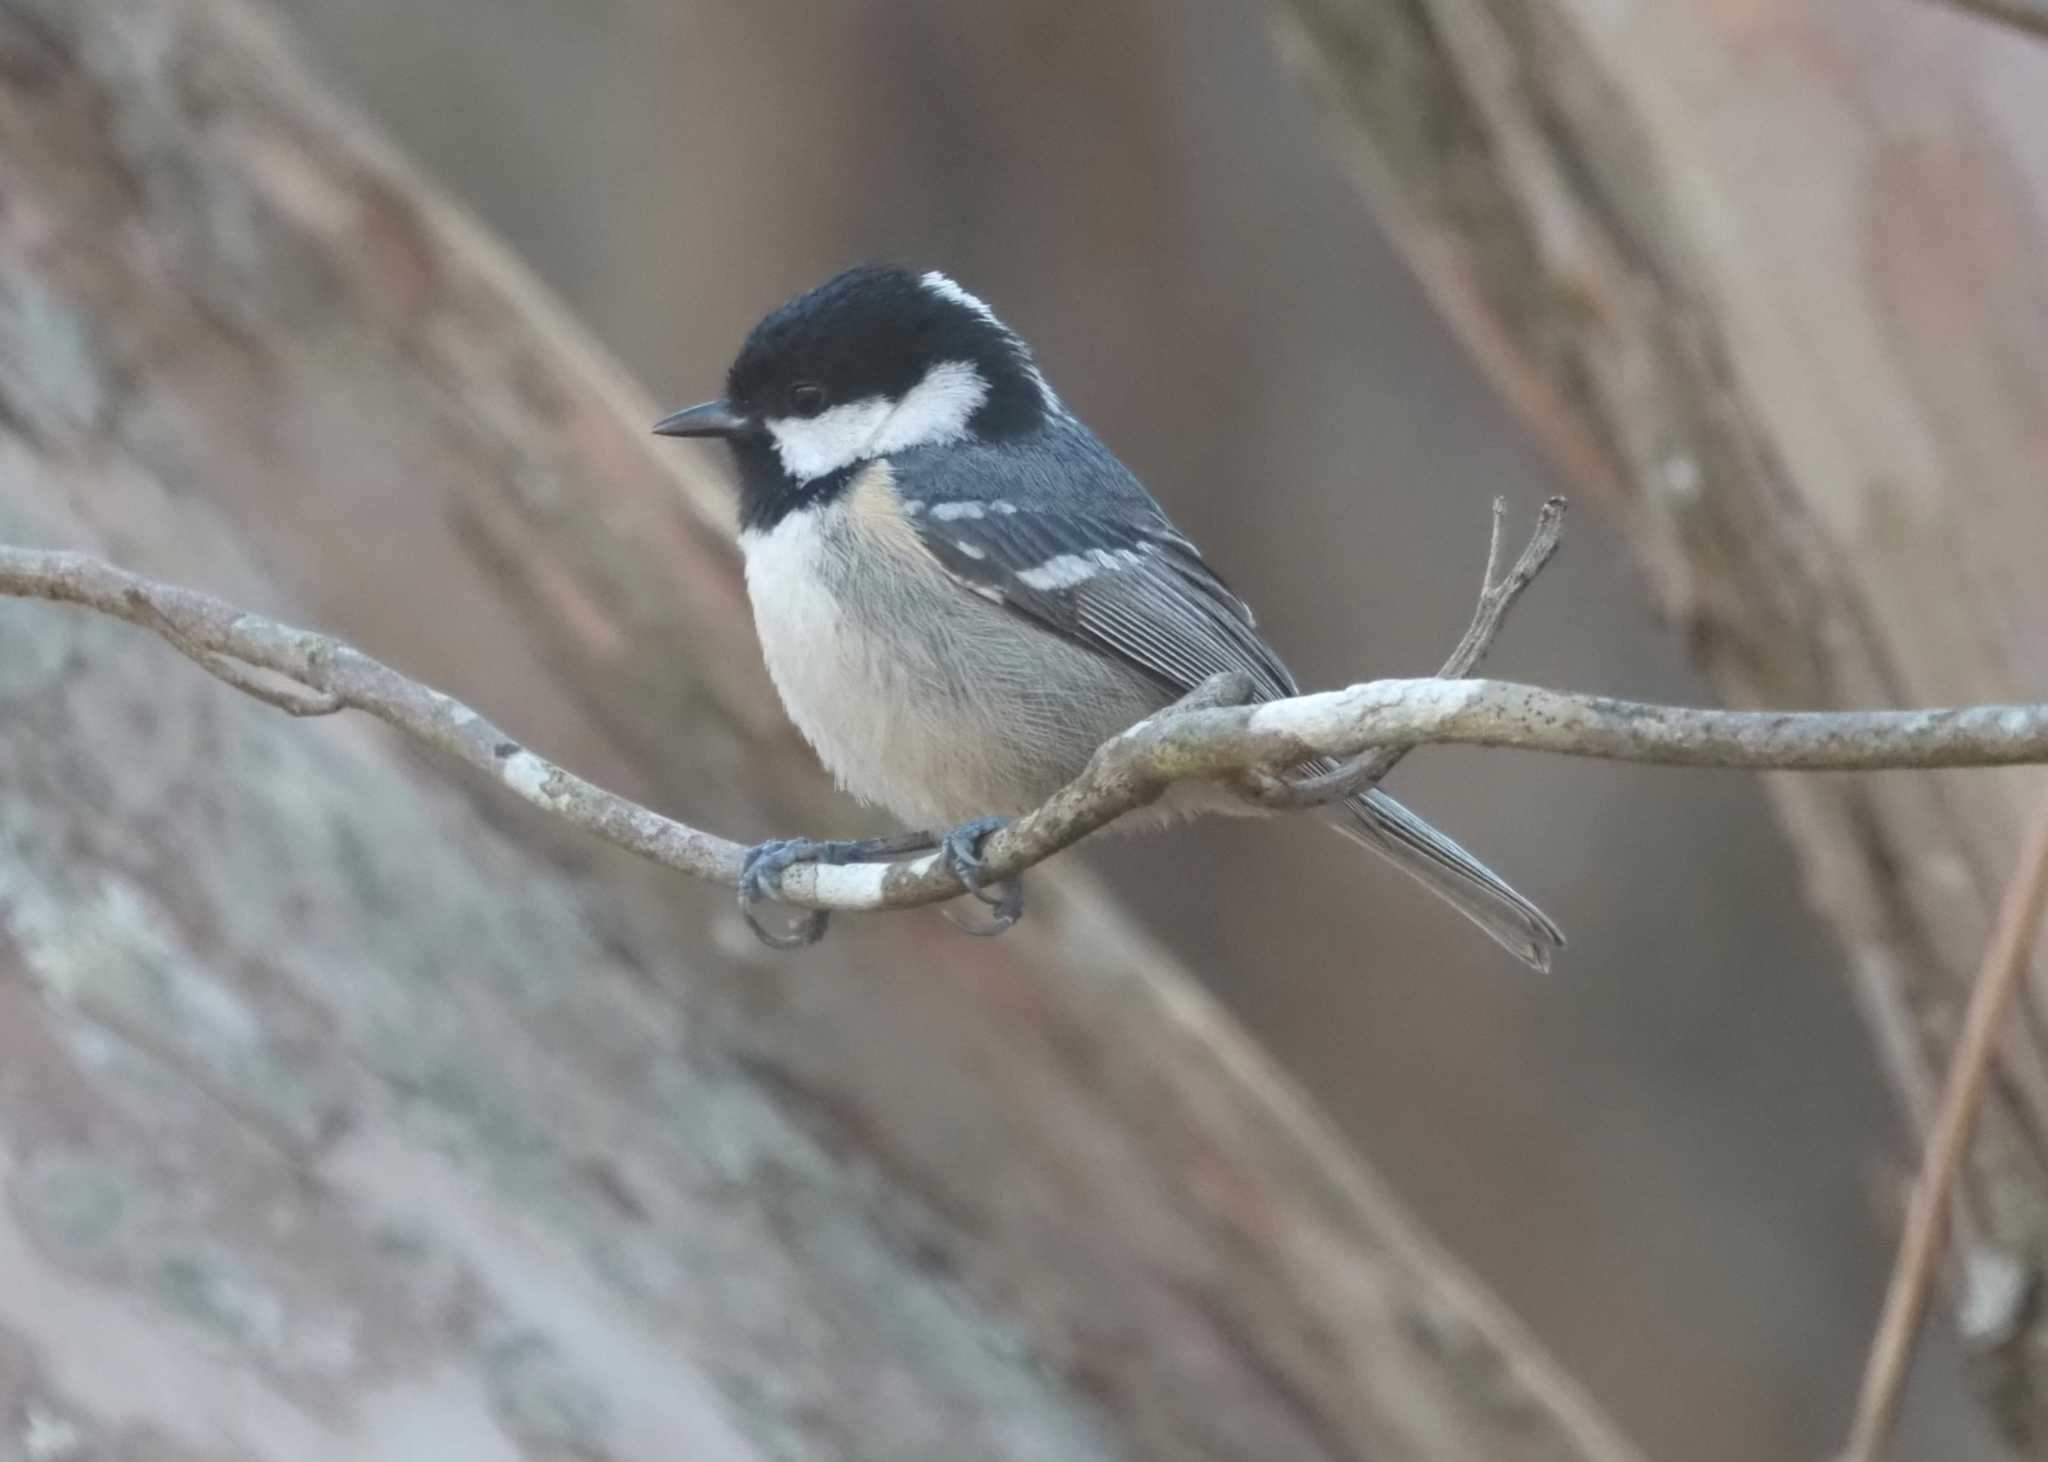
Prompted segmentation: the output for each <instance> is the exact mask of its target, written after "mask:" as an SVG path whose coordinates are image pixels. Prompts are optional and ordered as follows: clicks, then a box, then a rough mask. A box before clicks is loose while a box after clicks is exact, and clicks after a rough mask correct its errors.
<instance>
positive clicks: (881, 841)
mask: <svg viewBox="0 0 2048 1462" xmlns="http://www.w3.org/2000/svg"><path fill="white" fill-rule="evenodd" d="M937 842H938V839H937V838H936V837H934V836H933V835H932V834H931V833H925V832H916V833H892V834H890V835H889V836H887V837H880V838H842V839H834V840H830V841H820V840H818V839H815V838H770V839H769V840H768V841H767V842H765V843H756V844H755V845H754V846H753V847H751V848H749V849H747V860H746V862H745V863H743V864H742V865H741V866H740V886H739V900H740V917H741V918H743V919H745V920H746V921H747V927H748V928H749V929H751V930H753V931H754V937H755V938H756V939H758V940H760V941H761V942H762V943H763V944H765V945H767V946H768V947H769V948H770V949H801V948H803V947H804V946H805V945H806V944H816V943H817V942H818V941H819V940H820V939H822V938H824V937H825V924H826V922H827V920H828V918H829V915H827V914H826V912H825V911H824V910H823V909H806V910H804V917H803V918H802V919H800V920H799V921H798V922H797V923H796V924H794V925H792V926H791V927H790V928H789V929H788V930H787V931H785V932H781V933H778V932H776V931H774V930H771V929H769V928H767V927H766V926H764V925H763V924H762V923H761V921H760V920H759V919H757V918H755V917H754V906H755V905H756V904H760V903H766V902H769V901H771V900H773V899H774V898H775V897H776V896H777V895H778V894H780V893H781V892H782V875H783V874H784V873H786V872H787V871H788V870H789V869H791V868H793V867H794V866H796V865H797V864H798V863H834V864H837V863H865V862H868V861H870V860H872V859H876V858H894V857H898V856H900V855H902V854H904V853H921V852H923V851H924V850H925V849H926V848H929V847H931V846H933V845H934V844H935V843H937Z"/></svg>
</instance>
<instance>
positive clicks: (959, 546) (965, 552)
mask: <svg viewBox="0 0 2048 1462" xmlns="http://www.w3.org/2000/svg"><path fill="white" fill-rule="evenodd" d="M952 543H953V552H955V553H957V554H959V555H960V556H961V557H962V558H987V557H988V554H987V553H986V552H984V551H983V550H981V549H979V548H976V547H975V546H974V545H973V544H972V543H962V542H961V541H960V540H959V539H957V538H956V539H954V540H952Z"/></svg>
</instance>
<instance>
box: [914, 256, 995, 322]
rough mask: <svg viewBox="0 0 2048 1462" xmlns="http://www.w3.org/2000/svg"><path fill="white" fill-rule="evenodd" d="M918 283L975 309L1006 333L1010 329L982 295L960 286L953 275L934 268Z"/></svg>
mask: <svg viewBox="0 0 2048 1462" xmlns="http://www.w3.org/2000/svg"><path fill="white" fill-rule="evenodd" d="M918 283H919V284H922V285H923V286H924V287H925V288H926V289H928V290H930V291H931V292H932V293H933V294H935V295H937V296H938V297H939V298H940V299H949V300H951V301H952V302H953V303H954V304H956V305H961V306H964V307H965V308H967V309H970V310H972V311H974V313H975V314H977V315H979V316H981V318H982V319H984V320H986V321H988V322H989V324H991V325H993V326H995V327H996V328H997V329H998V330H1002V331H1004V332H1006V333H1007V332H1008V331H1009V328H1010V327H1009V326H1008V325H1005V324H1004V323H1003V322H1002V321H1001V320H998V319H997V318H996V312H995V311H994V310H992V309H990V308H989V307H988V305H987V303H986V302H985V301H983V299H982V298H981V296H979V295H973V294H969V293H968V292H967V291H966V290H964V289H962V288H961V287H960V285H959V283H958V282H957V281H956V280H954V279H953V277H952V276H951V275H947V274H941V273H940V272H939V271H938V270H936V269H933V270H930V271H928V272H927V273H926V274H925V276H924V278H922V279H920V280H919V281H918Z"/></svg>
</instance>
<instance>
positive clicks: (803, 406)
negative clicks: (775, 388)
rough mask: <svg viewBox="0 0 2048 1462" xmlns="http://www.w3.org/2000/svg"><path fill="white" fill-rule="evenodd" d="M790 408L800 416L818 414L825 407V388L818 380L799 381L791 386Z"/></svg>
mask: <svg viewBox="0 0 2048 1462" xmlns="http://www.w3.org/2000/svg"><path fill="white" fill-rule="evenodd" d="M789 409H790V410H791V411H793V412H795V413H796V414H797V415H798V416H816V415H817V414H818V413H819V412H821V411H823V410H824V409H825V388H824V387H823V386H821V385H819V384H818V383H817V382H816V381H798V382H797V383H796V384H795V385H794V386H791V387H790V388H789Z"/></svg>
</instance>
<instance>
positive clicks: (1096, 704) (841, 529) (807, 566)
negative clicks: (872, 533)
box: [741, 512, 1169, 827]
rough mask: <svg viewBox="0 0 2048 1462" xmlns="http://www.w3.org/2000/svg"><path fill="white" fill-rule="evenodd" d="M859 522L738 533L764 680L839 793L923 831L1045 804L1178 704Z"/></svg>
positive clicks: (818, 518)
mask: <svg viewBox="0 0 2048 1462" xmlns="http://www.w3.org/2000/svg"><path fill="white" fill-rule="evenodd" d="M862 531H863V529H862V527H861V525H860V523H859V521H858V519H857V517H856V515H853V514H848V513H844V512H841V513H838V514H826V513H821V512H804V513H796V514H791V515H790V516H789V517H786V518H784V519H783V520H782V521H781V522H780V523H778V524H777V525H776V526H775V527H774V528H772V529H769V530H767V531H765V532H757V533H749V534H746V535H743V537H742V540H741V541H742V546H743V547H744V549H745V551H746V555H747V586H748V591H749V594H750V597H751V598H752V600H753V605H754V620H755V625H756V628H757V630H758V632H759V634H760V638H761V649H762V653H763V656H764V657H765V658H766V660H767V663H768V672H769V674H770V676H772V677H773V679H774V681H775V687H776V689H777V691H779V692H780V693H781V696H782V702H783V705H784V707H785V708H786V709H787V710H788V712H789V715H790V719H791V720H793V721H794V722H795V723H796V725H797V728H798V729H799V730H800V731H802V732H803V734H804V737H805V739H807V740H808V741H809V742H810V743H811V745H812V746H813V747H814V748H815V749H816V750H817V753H818V755H819V758H820V759H821V760H822V761H823V762H824V763H825V765H826V767H827V768H828V769H829V770H830V771H831V772H832V774H833V775H834V776H835V777H836V778H837V779H838V780H839V783H840V785H841V786H843V787H845V788H846V790H847V791H849V792H851V793H852V794H853V795H854V796H856V797H859V798H861V799H862V800H864V801H869V802H876V803H879V804H881V805H882V806H884V807H886V808H888V809H889V810H890V811H891V812H892V813H894V814H895V815H896V816H897V817H899V818H901V819H902V820H903V821H904V822H905V823H907V824H909V825H911V826H916V827H941V826H950V825H952V824H955V823H959V822H963V821H965V820H967V819H969V818H972V817H979V816H983V815H987V814H997V815H1010V814H1015V813H1018V812H1022V811H1024V810H1026V809H1027V808H1030V807H1032V806H1035V805H1036V804H1037V803H1039V802H1042V801H1043V800H1044V799H1045V798H1046V797H1048V796H1050V795H1051V794H1052V793H1053V792H1055V791H1057V790H1058V789H1059V788H1060V787H1061V786H1062V785H1063V784H1065V783H1066V782H1067V781H1068V780H1070V779H1071V778H1072V777H1073V776H1074V774H1075V773H1076V772H1078V771H1080V769H1081V768H1082V766H1083V765H1085V764H1086V762H1087V760H1088V757H1089V754H1090V753H1092V752H1093V751H1094V749H1095V748H1096V747H1097V746H1098V745H1100V744H1101V743H1102V741H1103V740H1105V739H1106V738H1107V737H1109V736H1111V735H1114V734H1115V733H1116V732H1118V731H1120V730H1122V729H1123V728H1124V727H1126V726H1129V725H1130V724H1132V723H1133V722H1135V721H1137V720H1139V719H1141V718H1142V717H1144V716H1146V715H1149V714H1150V713H1151V712H1152V711H1154V710H1156V709H1158V708H1159V706H1161V705H1162V704H1164V703H1165V702H1166V700H1167V699H1169V697H1167V696H1166V695H1165V693H1164V692H1163V691H1162V690H1161V689H1160V688H1159V687H1158V686H1156V685H1155V684H1153V683H1152V682H1151V681H1149V680H1148V679H1146V678H1145V677H1143V676H1140V675H1138V674H1137V673H1135V672H1133V671H1130V670H1128V669H1126V668H1124V667H1121V666H1118V665H1115V664H1114V663H1112V662H1110V661H1108V660H1106V659H1104V658H1102V657H1100V656H1098V655H1095V654H1093V653H1091V652H1089V651H1086V650H1083V649H1081V648H1079V647H1078V646H1074V645H1070V644H1068V643H1067V642H1066V641H1065V640H1062V639H1059V638H1058V637H1057V636H1054V635H1053V634H1051V633H1050V632H1049V631H1046V630H1042V629H1040V628H1038V627H1037V626H1035V625H1033V624H1031V623H1029V622H1028V621H1026V620H1024V619H1022V618H1021V617H1019V616H1017V615H1015V614H1013V613H1011V612H1010V611H1008V610H1006V609H1004V608H1002V607H1001V606H999V605H996V604H993V603H990V602H989V601H987V600H984V599H981V598H979V597H977V596H976V595H974V594H972V593H970V592H969V591H968V590H966V589H965V588H963V587H961V586H960V585H959V584H956V583H955V582H953V580H951V579H950V578H948V577H947V576H946V575H945V573H944V571H943V570H942V569H940V568H939V566H938V565H937V564H936V562H934V561H933V560H932V559H931V557H930V556H929V555H928V554H925V553H923V551H922V550H921V549H918V548H916V547H915V546H914V540H908V541H905V542H902V543H899V544H896V545H893V546H891V547H890V548H888V549H886V550H883V551H878V550H877V546H876V544H875V543H874V542H872V541H868V542H864V543H862V544H860V545H859V551H858V552H853V551H850V550H851V549H852V547H853V545H851V544H849V543H848V542H846V541H845V540H846V538H847V536H848V535H853V534H858V533H861V532H862Z"/></svg>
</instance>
